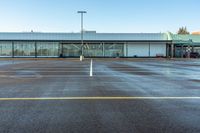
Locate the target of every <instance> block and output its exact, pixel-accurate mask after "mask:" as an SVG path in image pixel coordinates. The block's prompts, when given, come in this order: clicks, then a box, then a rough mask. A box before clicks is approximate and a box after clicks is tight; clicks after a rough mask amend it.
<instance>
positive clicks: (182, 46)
mask: <svg viewBox="0 0 200 133" xmlns="http://www.w3.org/2000/svg"><path fill="white" fill-rule="evenodd" d="M181 58H183V44H182V45H181Z"/></svg>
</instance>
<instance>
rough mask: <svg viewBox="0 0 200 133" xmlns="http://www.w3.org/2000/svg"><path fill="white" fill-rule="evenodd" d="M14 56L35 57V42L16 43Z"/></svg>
mask: <svg viewBox="0 0 200 133" xmlns="http://www.w3.org/2000/svg"><path fill="white" fill-rule="evenodd" d="M14 56H15V57H18V56H23V57H26V56H33V57H34V56H35V43H34V42H14Z"/></svg>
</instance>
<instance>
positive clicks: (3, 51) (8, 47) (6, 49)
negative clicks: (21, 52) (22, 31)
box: [0, 42, 12, 57]
mask: <svg viewBox="0 0 200 133" xmlns="http://www.w3.org/2000/svg"><path fill="white" fill-rule="evenodd" d="M0 56H5V57H6V56H8V57H11V56H12V42H0Z"/></svg>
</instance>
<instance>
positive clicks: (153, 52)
mask: <svg viewBox="0 0 200 133" xmlns="http://www.w3.org/2000/svg"><path fill="white" fill-rule="evenodd" d="M126 47H127V48H126V49H127V54H126V56H127V57H134V56H137V57H156V56H157V55H162V56H166V43H160V42H159V43H157V42H150V43H148V42H147V43H136V42H134V43H127V45H126Z"/></svg>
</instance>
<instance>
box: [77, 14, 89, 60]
mask: <svg viewBox="0 0 200 133" xmlns="http://www.w3.org/2000/svg"><path fill="white" fill-rule="evenodd" d="M77 13H80V14H81V56H82V57H81V58H83V45H84V44H83V14H84V13H87V12H86V11H78V12H77Z"/></svg>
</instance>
